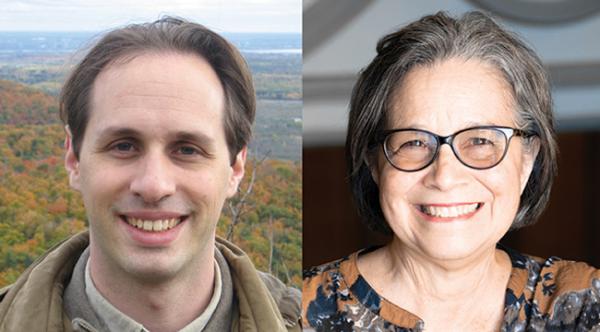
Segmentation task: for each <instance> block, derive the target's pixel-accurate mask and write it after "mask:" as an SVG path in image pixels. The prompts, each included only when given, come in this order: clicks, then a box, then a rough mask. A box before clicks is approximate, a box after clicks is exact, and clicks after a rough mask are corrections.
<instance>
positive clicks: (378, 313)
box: [302, 246, 600, 332]
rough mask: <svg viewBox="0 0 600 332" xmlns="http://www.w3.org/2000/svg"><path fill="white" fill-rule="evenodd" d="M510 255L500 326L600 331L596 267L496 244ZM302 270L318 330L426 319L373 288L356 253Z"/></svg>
mask: <svg viewBox="0 0 600 332" xmlns="http://www.w3.org/2000/svg"><path fill="white" fill-rule="evenodd" d="M499 249H501V250H504V251H506V252H507V253H508V255H509V256H510V259H511V262H512V272H511V275H510V279H509V281H508V285H507V288H506V298H505V304H504V318H503V320H502V325H501V331H506V332H508V331H511V332H512V331H515V332H517V331H519V332H521V331H523V332H524V331H534V332H535V331H582V332H583V331H600V270H597V269H595V268H593V267H591V266H589V265H587V264H585V263H578V262H572V261H565V260H561V259H560V258H557V257H551V258H548V259H547V260H543V259H539V258H536V257H530V256H526V255H522V254H520V253H518V252H516V251H514V250H511V249H508V248H504V247H500V246H499ZM361 253H364V251H361V252H357V253H354V254H352V255H350V256H348V257H345V258H342V259H340V260H337V261H334V262H332V263H329V264H325V265H321V266H318V267H315V268H311V269H309V270H306V271H304V282H303V292H302V323H303V326H304V327H305V328H306V327H309V326H310V327H312V328H314V329H315V330H317V331H319V332H320V331H395V332H409V331H411V332H412V331H424V329H425V323H424V322H423V321H422V320H421V319H420V318H419V317H417V316H416V315H414V314H411V313H409V312H408V311H406V310H403V309H401V308H399V307H398V306H396V305H394V304H393V303H391V302H388V301H387V300H386V299H385V298H383V297H382V296H380V295H379V294H377V292H376V291H375V290H374V289H373V288H371V286H370V285H369V284H368V283H367V281H366V280H365V279H364V278H363V277H362V276H361V275H360V273H359V271H358V268H357V265H356V260H357V257H358V255H359V254H361Z"/></svg>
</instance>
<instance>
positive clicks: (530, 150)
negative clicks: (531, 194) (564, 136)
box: [521, 136, 540, 194]
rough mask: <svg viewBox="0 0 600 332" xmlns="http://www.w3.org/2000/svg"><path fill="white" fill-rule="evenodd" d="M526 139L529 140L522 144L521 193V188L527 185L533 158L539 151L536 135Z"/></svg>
mask: <svg viewBox="0 0 600 332" xmlns="http://www.w3.org/2000/svg"><path fill="white" fill-rule="evenodd" d="M527 140H529V141H528V142H525V144H523V163H522V164H521V194H522V193H523V190H525V186H527V182H528V181H529V177H530V176H531V172H532V171H533V166H534V164H535V159H536V158H537V155H538V153H539V152H540V139H539V138H538V137H537V136H533V137H530V138H527Z"/></svg>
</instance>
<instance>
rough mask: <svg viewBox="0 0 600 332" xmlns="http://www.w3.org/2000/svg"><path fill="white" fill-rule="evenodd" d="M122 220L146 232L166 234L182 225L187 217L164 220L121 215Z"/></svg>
mask: <svg viewBox="0 0 600 332" xmlns="http://www.w3.org/2000/svg"><path fill="white" fill-rule="evenodd" d="M120 217H121V219H122V220H123V221H125V222H127V223H128V224H129V225H131V226H133V227H135V228H137V229H139V230H142V231H145V232H164V231H168V230H170V229H172V228H174V227H176V226H177V225H179V224H180V223H182V222H183V221H184V220H185V219H186V218H187V216H182V217H176V218H163V219H152V220H150V219H143V218H135V217H130V216H126V215H121V216H120Z"/></svg>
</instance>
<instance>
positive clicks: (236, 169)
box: [227, 146, 248, 197]
mask: <svg viewBox="0 0 600 332" xmlns="http://www.w3.org/2000/svg"><path fill="white" fill-rule="evenodd" d="M247 153H248V147H247V146H245V147H244V148H242V149H241V150H240V152H238V154H237V155H236V156H235V160H234V161H233V164H232V165H231V174H230V176H229V188H227V197H232V196H233V195H235V194H236V193H237V190H238V187H239V185H240V182H241V181H242V178H243V177H244V167H245V166H246V154H247Z"/></svg>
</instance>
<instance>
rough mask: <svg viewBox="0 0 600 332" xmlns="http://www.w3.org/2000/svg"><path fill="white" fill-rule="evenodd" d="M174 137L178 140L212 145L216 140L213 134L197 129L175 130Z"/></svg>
mask: <svg viewBox="0 0 600 332" xmlns="http://www.w3.org/2000/svg"><path fill="white" fill-rule="evenodd" d="M172 137H173V139H174V140H176V141H189V142H195V143H199V144H202V145H209V146H212V145H213V144H214V142H215V140H214V138H212V137H211V136H208V135H206V134H205V133H202V132H197V131H178V132H175V133H174V134H173V135H172Z"/></svg>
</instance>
